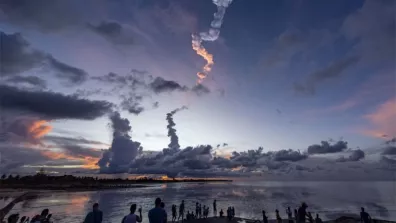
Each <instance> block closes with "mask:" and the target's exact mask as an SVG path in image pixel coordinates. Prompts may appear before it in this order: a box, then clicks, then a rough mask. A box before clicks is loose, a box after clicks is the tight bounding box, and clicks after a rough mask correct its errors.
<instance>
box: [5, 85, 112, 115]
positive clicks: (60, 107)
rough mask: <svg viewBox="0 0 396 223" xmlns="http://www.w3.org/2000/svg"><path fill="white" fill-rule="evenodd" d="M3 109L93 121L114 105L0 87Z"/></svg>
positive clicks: (50, 93) (67, 96)
mask: <svg viewBox="0 0 396 223" xmlns="http://www.w3.org/2000/svg"><path fill="white" fill-rule="evenodd" d="M0 105H1V108H2V109H14V110H21V111H27V112H32V113H35V114H37V115H40V116H44V117H45V118H49V119H87V120H92V119H95V118H98V117H100V116H103V115H104V114H106V113H108V112H109V111H110V110H111V108H112V106H113V105H112V104H111V103H110V102H106V101H91V100H87V99H80V98H76V97H73V96H69V95H63V94H60V93H54V92H49V91H27V90H22V89H18V88H15V87H10V86H5V85H0Z"/></svg>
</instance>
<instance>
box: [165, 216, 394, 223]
mask: <svg viewBox="0 0 396 223" xmlns="http://www.w3.org/2000/svg"><path fill="white" fill-rule="evenodd" d="M169 222H170V221H169ZM184 222H188V223H262V221H261V220H252V219H245V218H234V219H232V220H231V221H229V220H228V219H227V218H225V217H223V218H219V217H217V218H216V217H210V218H201V219H193V220H189V221H184ZM268 222H269V223H276V219H268ZM288 222H289V221H288V220H287V219H283V220H282V223H288ZM306 222H307V223H308V221H306ZM324 222H326V223H332V222H340V223H347V222H348V223H353V222H356V223H358V222H359V223H360V221H359V220H357V219H345V218H344V219H341V218H340V219H337V220H332V221H324ZM374 222H376V223H396V221H385V220H377V219H374V221H373V223H374ZM177 223H182V222H181V221H178V222H177Z"/></svg>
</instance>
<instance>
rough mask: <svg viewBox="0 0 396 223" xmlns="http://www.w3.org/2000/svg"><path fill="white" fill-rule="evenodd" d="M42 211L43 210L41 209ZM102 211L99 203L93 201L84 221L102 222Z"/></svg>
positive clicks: (91, 222) (85, 222)
mask: <svg viewBox="0 0 396 223" xmlns="http://www.w3.org/2000/svg"><path fill="white" fill-rule="evenodd" d="M43 211H44V210H43ZM102 219H103V213H102V211H101V210H99V204H98V203H95V204H94V205H93V206H92V211H91V212H89V213H88V214H87V216H86V217H85V220H84V223H102Z"/></svg>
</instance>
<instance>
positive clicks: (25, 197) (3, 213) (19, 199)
mask: <svg viewBox="0 0 396 223" xmlns="http://www.w3.org/2000/svg"><path fill="white" fill-rule="evenodd" d="M30 198H33V195H32V194H31V193H24V194H22V195H21V196H19V197H17V198H15V199H14V200H12V201H11V202H10V203H8V204H7V205H6V206H5V207H3V208H2V209H1V210H0V222H3V220H4V217H5V216H6V215H7V214H8V213H9V212H10V211H11V209H12V208H13V207H14V206H15V205H16V204H17V203H19V202H22V201H24V200H28V199H30ZM7 199H8V197H7ZM18 218H19V216H18ZM7 221H8V219H7Z"/></svg>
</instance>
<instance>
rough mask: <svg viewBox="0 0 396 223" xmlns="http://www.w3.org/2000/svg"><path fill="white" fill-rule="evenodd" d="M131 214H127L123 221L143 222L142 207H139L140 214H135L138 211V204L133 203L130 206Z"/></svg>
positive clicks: (129, 222)
mask: <svg viewBox="0 0 396 223" xmlns="http://www.w3.org/2000/svg"><path fill="white" fill-rule="evenodd" d="M129 211H130V212H129V214H128V215H126V216H125V217H124V218H123V219H122V221H121V223H136V222H142V220H143V217H142V209H141V208H139V216H137V215H136V214H135V211H136V204H132V205H131V207H130V208H129Z"/></svg>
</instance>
